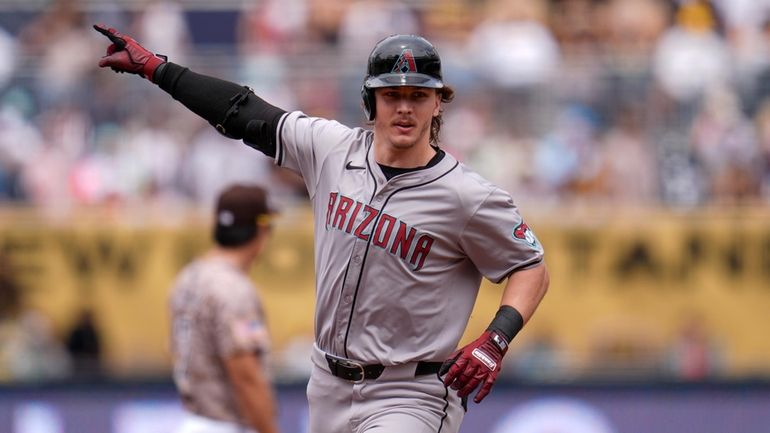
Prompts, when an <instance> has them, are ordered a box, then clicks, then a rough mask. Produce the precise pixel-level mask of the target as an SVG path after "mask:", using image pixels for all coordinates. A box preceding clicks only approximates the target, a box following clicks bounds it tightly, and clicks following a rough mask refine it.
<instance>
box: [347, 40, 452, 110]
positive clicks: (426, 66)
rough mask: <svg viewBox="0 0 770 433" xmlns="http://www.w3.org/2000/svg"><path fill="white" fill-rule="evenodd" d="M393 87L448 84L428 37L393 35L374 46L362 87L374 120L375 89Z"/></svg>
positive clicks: (437, 86) (365, 100) (363, 96)
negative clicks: (444, 80)
mask: <svg viewBox="0 0 770 433" xmlns="http://www.w3.org/2000/svg"><path fill="white" fill-rule="evenodd" d="M393 86H414V87H430V88H433V89H440V88H442V87H444V82H443V78H442V76H441V59H440V58H439V56H438V53H437V52H436V49H435V48H434V47H433V45H432V44H431V43H430V42H428V40H427V39H425V38H423V37H422V36H416V35H392V36H388V37H387V38H385V39H383V40H381V41H380V42H378V43H377V45H375V46H374V49H373V50H372V53H371V54H369V62H368V64H367V67H366V78H365V79H364V84H363V86H361V98H362V99H363V100H364V113H365V114H366V118H367V119H368V120H370V121H371V120H374V116H375V112H374V111H375V103H374V91H373V90H372V89H376V88H378V87H393Z"/></svg>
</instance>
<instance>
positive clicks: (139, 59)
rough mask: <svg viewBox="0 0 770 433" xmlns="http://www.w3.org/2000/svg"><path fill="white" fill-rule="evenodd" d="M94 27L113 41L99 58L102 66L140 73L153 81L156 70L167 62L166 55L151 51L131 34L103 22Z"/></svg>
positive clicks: (117, 70) (119, 70)
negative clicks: (123, 32)
mask: <svg viewBox="0 0 770 433" xmlns="http://www.w3.org/2000/svg"><path fill="white" fill-rule="evenodd" d="M94 29H96V31H97V32H99V33H101V34H103V35H104V36H107V37H108V38H109V39H110V41H111V42H112V44H110V46H109V47H107V54H106V55H105V56H104V57H102V58H101V60H99V66H100V67H102V68H105V67H108V66H109V67H110V68H112V70H113V71H115V72H129V73H131V74H138V75H141V76H143V77H144V78H147V79H148V80H150V81H152V78H153V74H154V73H155V70H156V69H158V66H160V65H161V64H163V63H165V62H166V58H165V57H161V56H158V55H155V54H154V53H151V52H150V51H148V50H147V49H146V48H144V47H143V46H141V45H139V43H138V42H136V41H135V40H134V38H132V37H131V36H126V35H123V34H121V33H119V32H118V31H117V30H115V29H113V28H111V27H107V26H104V25H102V24H95V25H94Z"/></svg>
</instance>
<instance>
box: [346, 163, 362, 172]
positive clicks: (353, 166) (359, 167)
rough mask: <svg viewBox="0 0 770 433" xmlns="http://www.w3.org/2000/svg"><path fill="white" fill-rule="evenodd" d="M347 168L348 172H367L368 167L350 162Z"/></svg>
mask: <svg viewBox="0 0 770 433" xmlns="http://www.w3.org/2000/svg"><path fill="white" fill-rule="evenodd" d="M345 168H346V169H348V170H366V167H361V166H358V165H353V163H352V161H348V163H347V164H346V165H345Z"/></svg>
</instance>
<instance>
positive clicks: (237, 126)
mask: <svg viewBox="0 0 770 433" xmlns="http://www.w3.org/2000/svg"><path fill="white" fill-rule="evenodd" d="M94 29H96V31H98V32H99V33H101V34H103V35H105V36H106V37H107V38H109V40H110V41H111V42H112V44H110V46H109V47H107V53H106V54H105V56H104V57H102V58H101V59H100V60H99V66H100V67H103V68H105V67H109V68H111V69H112V70H114V71H116V72H128V73H132V74H137V75H141V76H143V77H145V78H147V79H148V80H150V81H152V82H153V83H156V84H157V85H158V86H159V87H160V88H161V89H163V90H165V91H166V92H168V93H169V94H170V95H171V96H172V97H173V98H174V99H176V100H177V101H179V102H181V103H182V104H183V105H184V106H185V107H187V108H188V109H190V111H192V112H193V113H195V114H197V115H199V116H200V117H202V118H203V119H205V120H206V121H208V122H209V123H210V124H211V125H212V126H214V127H215V128H216V129H217V131H219V132H220V133H222V134H223V135H225V136H227V137H230V138H234V139H243V140H244V141H245V142H246V144H248V145H250V146H252V147H255V148H256V149H258V150H260V151H262V152H263V153H265V154H266V155H268V156H273V157H274V156H275V133H276V130H277V127H278V120H279V119H280V117H281V116H282V115H283V114H284V113H285V111H284V110H282V109H280V108H278V107H274V106H273V105H270V104H269V103H267V102H265V101H264V100H263V99H261V98H260V97H258V96H257V95H255V94H254V92H252V91H251V89H249V88H248V87H244V86H240V85H238V84H236V83H232V82H229V81H226V80H221V79H218V78H215V77H210V76H207V75H203V74H198V73H195V72H193V71H190V70H189V69H188V68H185V67H183V66H180V65H176V64H174V63H171V62H168V61H166V58H165V57H164V56H159V55H156V54H154V53H152V52H150V51H149V50H147V49H146V48H144V47H143V46H141V45H140V44H139V43H138V42H137V41H136V40H134V39H133V38H132V37H130V36H126V35H123V34H121V33H120V32H118V31H117V30H115V29H113V28H108V27H106V26H104V25H100V24H97V25H94Z"/></svg>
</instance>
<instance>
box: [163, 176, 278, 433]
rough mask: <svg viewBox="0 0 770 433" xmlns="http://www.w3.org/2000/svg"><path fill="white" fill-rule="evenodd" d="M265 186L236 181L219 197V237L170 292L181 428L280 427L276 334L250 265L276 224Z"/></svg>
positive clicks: (215, 432)
mask: <svg viewBox="0 0 770 433" xmlns="http://www.w3.org/2000/svg"><path fill="white" fill-rule="evenodd" d="M270 215H271V212H270V209H269V208H268V205H267V201H266V193H265V191H264V190H263V189H262V188H260V187H256V186H247V185H233V186H231V187H229V188H227V189H225V190H224V191H223V192H222V193H221V194H220V195H219V197H218V199H217V206H216V215H215V223H214V239H215V242H216V245H215V246H214V247H213V248H212V249H211V250H210V251H208V253H206V254H205V255H203V256H202V257H200V258H198V259H197V260H195V261H193V262H192V263H190V264H188V265H187V266H186V267H185V268H184V269H183V270H182V271H181V272H180V274H179V276H178V277H177V280H176V282H175V284H174V286H173V289H172V291H171V295H170V302H169V303H170V310H171V323H172V325H171V331H172V332H171V347H172V352H173V354H174V382H175V383H176V386H177V389H178V391H179V394H180V397H181V399H182V404H183V406H184V408H185V416H184V418H183V422H182V424H181V425H180V427H179V429H178V430H177V431H176V433H245V432H252V433H253V432H255V431H256V432H259V433H277V432H278V427H277V422H276V414H275V399H274V397H273V392H272V390H271V387H270V383H269V380H268V372H267V367H266V359H265V357H266V354H267V351H268V349H269V339H268V334H267V330H266V327H265V317H264V315H263V312H262V304H261V302H260V299H259V297H258V296H257V291H256V288H255V287H254V285H253V284H252V283H251V281H250V280H249V277H248V271H249V268H250V267H251V265H252V264H253V263H254V261H255V260H256V259H257V258H258V257H259V255H260V254H261V253H262V250H263V249H264V247H265V243H266V241H267V238H268V235H269V232H270V225H269V219H270Z"/></svg>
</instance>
